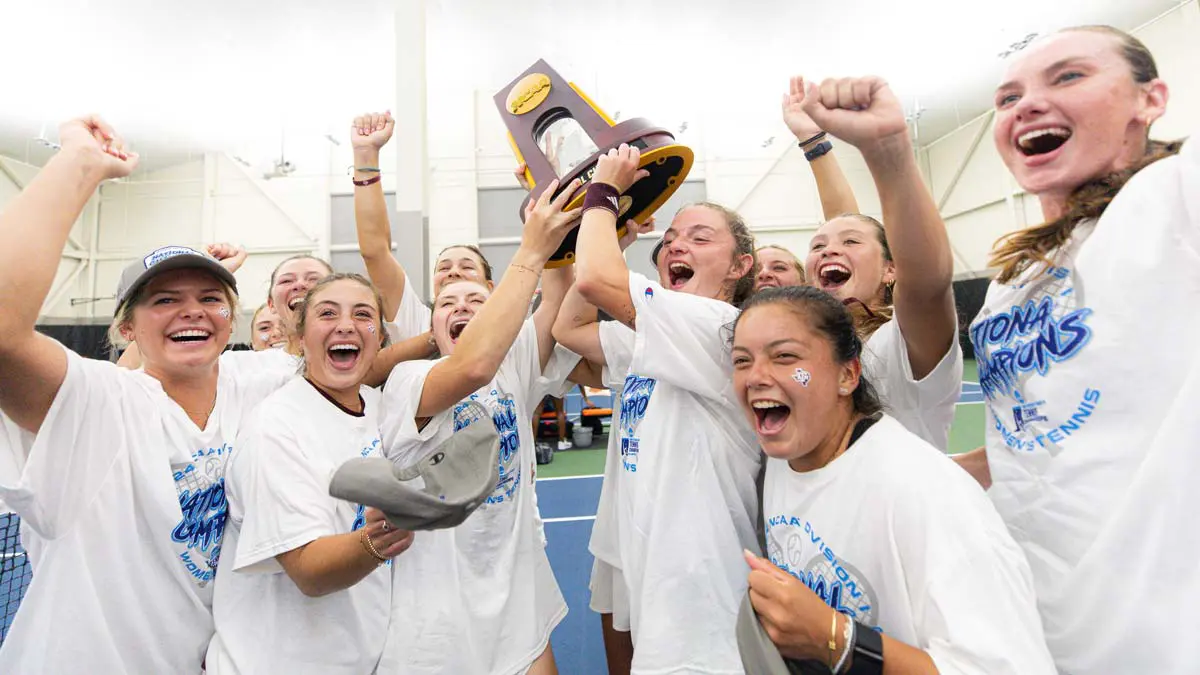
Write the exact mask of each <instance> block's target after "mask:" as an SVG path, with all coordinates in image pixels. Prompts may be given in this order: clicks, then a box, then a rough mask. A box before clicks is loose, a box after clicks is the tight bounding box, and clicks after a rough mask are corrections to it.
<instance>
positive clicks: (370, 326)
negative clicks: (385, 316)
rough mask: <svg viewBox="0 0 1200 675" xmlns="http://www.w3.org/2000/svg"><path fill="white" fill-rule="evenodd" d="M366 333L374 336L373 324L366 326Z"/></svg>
mask: <svg viewBox="0 0 1200 675" xmlns="http://www.w3.org/2000/svg"><path fill="white" fill-rule="evenodd" d="M367 332H368V333H370V334H372V335H374V334H375V324H373V323H369V324H367Z"/></svg>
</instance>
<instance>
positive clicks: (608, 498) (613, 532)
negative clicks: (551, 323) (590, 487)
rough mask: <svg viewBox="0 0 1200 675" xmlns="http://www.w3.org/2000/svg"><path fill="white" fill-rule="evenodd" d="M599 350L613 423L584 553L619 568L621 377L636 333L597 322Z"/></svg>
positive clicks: (617, 324) (616, 323) (615, 324)
mask: <svg viewBox="0 0 1200 675" xmlns="http://www.w3.org/2000/svg"><path fill="white" fill-rule="evenodd" d="M598 326H599V330H600V348H601V349H602V350H603V351H604V368H603V371H602V374H601V377H602V379H603V380H604V386H606V387H608V389H609V391H611V392H612V407H613V413H614V414H613V422H612V424H611V428H610V430H609V434H608V449H607V451H606V454H605V457H604V482H603V483H601V485H600V501H599V503H598V504H597V506H596V520H595V522H594V523H593V524H592V537H591V540H590V542H589V543H588V550H589V551H590V552H591V554H592V555H593V556H595V557H596V558H598V559H600V560H602V561H604V562H605V563H607V564H609V565H611V566H613V567H616V568H618V569H619V568H620V567H621V551H620V535H619V534H618V528H619V527H620V518H619V517H618V515H617V504H619V503H620V496H619V495H620V484H619V480H620V475H621V471H622V468H621V435H620V433H618V423H617V422H618V420H619V419H620V411H621V389H622V387H624V386H625V376H626V375H627V374H628V373H629V364H630V363H631V362H632V361H633V347H634V341H635V338H636V334H635V333H634V332H633V330H632V329H631V328H629V327H628V326H626V325H625V324H623V323H621V322H620V321H601V322H600V323H599V324H598Z"/></svg>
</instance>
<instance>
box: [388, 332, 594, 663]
mask: <svg viewBox="0 0 1200 675" xmlns="http://www.w3.org/2000/svg"><path fill="white" fill-rule="evenodd" d="M578 361H579V356H578V355H576V354H572V353H570V352H569V351H567V350H565V349H556V350H555V352H554V355H553V356H552V357H551V359H550V361H549V363H548V364H547V366H546V368H545V370H544V371H543V370H542V369H541V367H540V362H539V355H538V340H537V331H536V329H535V327H534V323H533V321H532V320H526V321H525V324H524V326H523V327H522V328H521V332H520V333H519V334H518V335H517V339H516V341H515V342H514V343H513V346H512V348H511V349H509V352H508V355H507V356H506V357H505V358H504V361H503V362H502V363H501V365H500V368H499V370H498V371H497V373H496V377H495V378H494V379H493V380H492V381H491V382H490V383H488V384H487V385H485V386H484V387H481V388H480V389H479V390H478V391H476V392H475V393H474V394H472V395H471V396H470V397H469V398H470V399H472V400H475V401H478V402H480V403H482V404H483V405H484V406H485V407H486V408H487V409H488V410H489V411H490V412H491V414H492V419H491V423H493V424H495V426H496V428H497V430H498V431H499V433H500V466H499V482H498V483H497V485H496V487H495V489H494V490H493V492H492V495H491V496H490V497H488V499H487V501H486V502H485V503H484V504H483V505H482V506H480V507H479V508H478V509H477V510H476V511H475V512H474V513H472V514H471V515H470V516H469V517H468V518H467V519H466V520H465V521H464V522H463V523H462V524H460V525H459V526H457V527H454V528H451V529H444V530H433V531H429V532H420V533H418V534H417V538H416V541H415V542H414V543H413V546H412V548H411V549H409V550H408V552H407V553H405V554H404V559H403V561H401V563H400V564H397V566H396V568H395V576H394V583H393V587H392V615H393V616H394V617H396V620H394V621H393V622H392V629H391V631H390V633H389V635H388V641H387V646H386V648H385V650H384V655H383V659H382V660H381V661H380V665H379V673H380V674H381V675H441V674H443V673H478V674H479V675H507V674H509V673H518V672H523V669H525V668H527V667H528V666H529V665H530V664H531V663H533V661H534V660H535V659H536V658H537V657H538V656H540V655H541V654H542V652H543V651H545V649H546V645H547V644H548V643H549V640H550V633H551V631H553V630H554V627H555V626H557V625H558V623H559V622H560V621H562V619H563V617H564V616H566V613H567V605H566V602H565V601H564V600H563V596H562V592H561V591H560V590H559V588H558V583H557V582H556V581H555V579H554V572H553V571H552V570H551V569H550V561H549V559H548V558H547V557H546V550H545V544H544V542H543V539H542V535H541V533H540V528H539V520H538V517H537V508H536V503H535V501H534V485H533V473H534V471H535V469H536V465H537V455H536V450H535V447H534V444H533V406H534V405H536V404H537V403H539V402H541V400H542V397H544V396H547V395H555V396H563V395H564V394H565V393H566V389H567V385H566V378H567V376H568V375H569V374H570V372H571V370H572V368H574V366H575V365H576V364H577V363H578ZM437 363H438V361H407V362H404V363H401V364H399V365H397V366H396V368H395V369H393V370H392V373H391V375H390V376H389V377H388V381H387V384H386V385H385V386H384V393H383V404H384V413H383V419H382V423H381V429H382V432H383V442H384V449H385V450H384V451H385V455H386V456H387V457H388V458H389V459H392V460H393V461H395V462H396V463H397V464H399V465H401V466H407V465H410V464H412V463H413V462H416V461H419V460H420V459H422V458H423V457H425V456H426V454H427V453H429V452H431V451H432V450H433V449H434V448H436V447H437V446H438V445H439V444H440V443H441V442H442V441H443V440H445V439H446V438H448V437H449V436H450V435H451V434H453V433H454V432H455V431H456V430H457V429H459V428H462V427H463V426H465V425H466V424H468V423H471V422H469V421H468V420H464V419H461V418H460V415H459V414H458V413H459V412H460V407H459V406H456V407H455V408H452V409H449V410H445V411H443V412H442V413H440V414H438V415H435V416H434V417H433V418H431V419H430V420H429V422H428V423H427V424H426V425H425V426H424V428H422V429H417V426H416V422H415V417H416V411H417V405H418V403H419V401H420V399H421V392H422V391H423V389H424V387H425V380H426V378H427V377H428V375H429V372H430V371H431V370H432V369H433V367H434V366H436V365H437Z"/></svg>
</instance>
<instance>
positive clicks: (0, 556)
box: [0, 551, 25, 560]
mask: <svg viewBox="0 0 1200 675" xmlns="http://www.w3.org/2000/svg"><path fill="white" fill-rule="evenodd" d="M24 555H25V552H24V551H17V552H16V553H0V560H8V559H10V558H20V557H23V556H24Z"/></svg>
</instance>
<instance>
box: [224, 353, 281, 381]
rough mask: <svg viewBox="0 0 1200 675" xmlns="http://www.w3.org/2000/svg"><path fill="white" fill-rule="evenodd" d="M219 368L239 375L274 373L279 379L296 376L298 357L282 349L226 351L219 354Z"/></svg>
mask: <svg viewBox="0 0 1200 675" xmlns="http://www.w3.org/2000/svg"><path fill="white" fill-rule="evenodd" d="M221 368H223V369H225V370H227V371H229V372H231V373H234V374H235V375H241V374H243V373H275V374H278V375H280V376H281V377H289V378H290V376H293V375H296V374H297V372H298V371H299V370H300V357H299V356H293V355H291V354H289V353H287V351H285V350H283V349H264V350H262V351H260V352H255V351H247V350H241V351H226V352H223V353H222V354H221Z"/></svg>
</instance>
